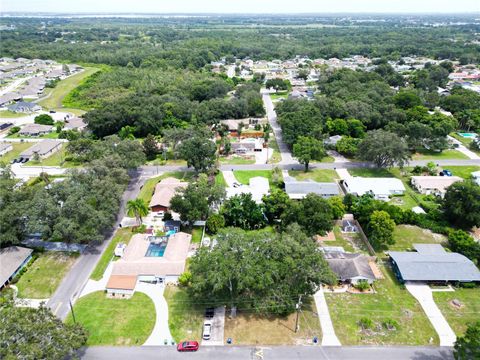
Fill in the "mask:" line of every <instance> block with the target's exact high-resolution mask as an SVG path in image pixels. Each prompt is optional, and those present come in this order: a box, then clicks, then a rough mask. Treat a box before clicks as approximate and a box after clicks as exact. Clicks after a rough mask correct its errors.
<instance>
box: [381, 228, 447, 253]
mask: <svg viewBox="0 0 480 360" xmlns="http://www.w3.org/2000/svg"><path fill="white" fill-rule="evenodd" d="M393 238H394V239H395V244H393V245H390V246H389V250H395V251H402V250H409V249H413V244H446V242H447V239H446V237H445V236H443V235H441V234H436V233H432V232H431V231H430V230H427V229H422V228H420V227H418V226H413V225H397V226H396V227H395V230H394V232H393Z"/></svg>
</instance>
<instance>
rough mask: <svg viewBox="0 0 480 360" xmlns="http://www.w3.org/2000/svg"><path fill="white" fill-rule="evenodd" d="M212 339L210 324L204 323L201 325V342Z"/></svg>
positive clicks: (208, 322) (209, 322)
mask: <svg viewBox="0 0 480 360" xmlns="http://www.w3.org/2000/svg"><path fill="white" fill-rule="evenodd" d="M211 337H212V322H211V321H205V322H204V323H203V340H210V338H211Z"/></svg>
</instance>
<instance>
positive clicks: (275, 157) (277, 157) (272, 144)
mask: <svg viewBox="0 0 480 360" xmlns="http://www.w3.org/2000/svg"><path fill="white" fill-rule="evenodd" d="M268 147H269V148H270V149H271V150H273V154H272V157H271V158H270V159H268V162H269V163H270V164H276V163H278V162H280V161H281V160H282V155H281V154H280V148H279V147H278V144H277V140H276V139H275V135H274V134H273V133H272V134H271V135H270V140H269V141H268Z"/></svg>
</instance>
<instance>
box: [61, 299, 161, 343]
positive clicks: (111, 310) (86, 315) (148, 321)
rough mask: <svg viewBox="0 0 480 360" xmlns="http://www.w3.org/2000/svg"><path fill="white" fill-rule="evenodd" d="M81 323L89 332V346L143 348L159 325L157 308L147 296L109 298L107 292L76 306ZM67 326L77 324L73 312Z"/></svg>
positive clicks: (76, 314)
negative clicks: (156, 325) (156, 322)
mask: <svg viewBox="0 0 480 360" xmlns="http://www.w3.org/2000/svg"><path fill="white" fill-rule="evenodd" d="M73 310H74V312H75V318H76V320H77V322H78V323H80V324H82V325H83V327H84V328H85V329H86V330H87V331H88V339H87V346H94V345H117V346H118V345H124V346H140V345H142V344H143V343H144V342H145V341H146V340H147V339H148V337H149V336H150V334H151V332H152V330H153V327H154V326H155V320H156V315H155V306H154V304H153V301H152V300H151V299H150V298H149V297H148V296H147V295H145V294H143V293H141V292H136V293H135V294H134V295H133V296H132V298H130V299H109V298H107V297H106V295H105V293H104V292H103V291H97V292H94V293H92V294H89V295H86V296H84V297H82V298H80V299H79V300H78V301H77V303H76V304H75V306H74V307H73ZM66 322H67V323H69V324H71V323H73V317H72V315H71V313H70V314H69V315H68V317H67V320H66Z"/></svg>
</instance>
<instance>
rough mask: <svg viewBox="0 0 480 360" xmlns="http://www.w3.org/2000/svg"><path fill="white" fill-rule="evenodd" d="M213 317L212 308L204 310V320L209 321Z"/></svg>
mask: <svg viewBox="0 0 480 360" xmlns="http://www.w3.org/2000/svg"><path fill="white" fill-rule="evenodd" d="M214 315H215V309H214V308H206V309H205V318H207V319H211V318H213V316H214Z"/></svg>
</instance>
